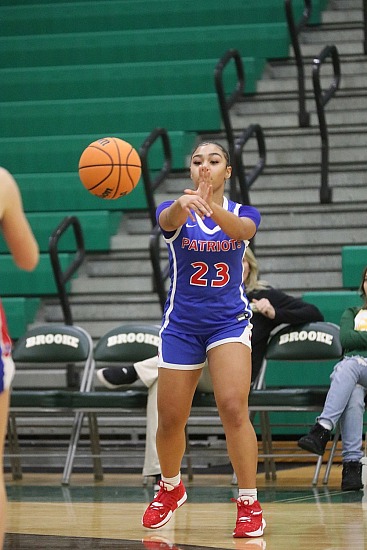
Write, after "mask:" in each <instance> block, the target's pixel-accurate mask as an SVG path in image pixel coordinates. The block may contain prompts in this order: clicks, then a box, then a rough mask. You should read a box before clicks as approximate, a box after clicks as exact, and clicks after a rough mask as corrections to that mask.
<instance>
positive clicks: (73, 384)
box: [48, 216, 85, 389]
mask: <svg viewBox="0 0 367 550" xmlns="http://www.w3.org/2000/svg"><path fill="white" fill-rule="evenodd" d="M70 227H72V229H73V231H74V237H75V245H76V247H75V248H76V250H75V256H74V258H73V261H72V262H71V264H69V266H68V267H67V268H66V269H65V270H63V269H62V267H61V263H60V258H59V250H58V244H59V240H60V239H61V237H62V235H63V234H64V233H65V232H66V231H67V230H68V229H69V228H70ZM48 248H49V254H50V259H51V265H52V269H53V273H54V278H55V283H56V287H57V292H58V295H59V300H60V304H61V309H62V312H63V317H64V323H65V324H66V325H72V324H73V316H72V314H71V307H70V302H69V297H68V293H67V290H66V288H67V287H66V285H67V283H68V282H69V281H70V279H71V278H72V276H73V275H74V273H76V271H77V269H78V268H79V267H80V266H81V265H82V263H83V261H84V258H85V248H84V237H83V232H82V228H81V225H80V222H79V220H78V218H77V217H76V216H67V217H66V218H64V219H63V220H62V221H61V222H60V223H59V225H58V226H57V227H56V229H55V230H54V231H53V232H52V234H51V236H50V238H49V247H48ZM79 385H80V380H79V372H78V370H77V369H76V368H75V365H73V364H70V365H68V368H67V386H68V388H70V389H76V388H78V387H79Z"/></svg>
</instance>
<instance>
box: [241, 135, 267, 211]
mask: <svg viewBox="0 0 367 550" xmlns="http://www.w3.org/2000/svg"><path fill="white" fill-rule="evenodd" d="M253 136H255V137H256V141H257V147H258V151H259V159H258V161H257V163H256V164H255V166H254V167H253V168H252V170H250V171H249V172H246V168H245V166H244V163H243V157H242V154H243V149H244V146H245V145H246V143H247V142H248V140H249V139H250V138H252V137H253ZM265 162H266V147H265V136H264V132H263V129H262V128H261V126H260V125H259V124H251V125H250V126H249V127H248V128H247V130H246V131H245V132H244V133H243V134H242V135H241V136H240V137H239V138H238V139H237V140H236V142H235V164H236V166H237V167H238V171H237V172H238V173H237V176H238V182H239V186H240V193H241V203H242V204H251V202H250V196H249V192H248V191H249V189H250V187H251V185H252V184H253V182H254V181H255V180H256V178H257V177H258V176H259V175H260V174H261V172H262V171H263V169H264V168H265Z"/></svg>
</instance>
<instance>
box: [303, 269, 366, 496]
mask: <svg viewBox="0 0 367 550" xmlns="http://www.w3.org/2000/svg"><path fill="white" fill-rule="evenodd" d="M360 291H361V296H362V299H363V304H362V306H361V307H349V308H347V309H346V310H345V311H344V313H343V315H342V317H341V320H340V342H341V344H342V347H343V349H344V357H343V359H342V360H341V361H339V362H338V363H337V364H336V365H335V367H334V370H333V372H332V374H331V376H330V379H331V384H330V389H329V391H328V394H327V397H326V401H325V406H324V408H323V410H322V413H321V414H320V416H318V417H317V418H316V424H315V425H314V426H313V427H312V428H311V430H310V432H309V433H308V434H307V435H305V436H303V437H301V439H300V440H299V441H298V445H299V446H300V447H301V448H302V449H305V450H306V451H309V452H311V453H315V454H317V455H323V454H324V452H325V447H326V444H327V442H328V441H329V440H330V436H331V432H332V430H333V429H335V427H336V425H337V423H338V422H339V420H340V430H341V436H342V444H343V451H342V455H343V471H342V484H341V488H342V491H359V490H360V489H362V488H363V484H362V464H361V462H360V460H361V458H362V456H363V452H362V437H363V415H364V411H365V402H364V399H365V395H366V392H367V267H366V268H365V269H364V271H363V276H362V282H361V286H360Z"/></svg>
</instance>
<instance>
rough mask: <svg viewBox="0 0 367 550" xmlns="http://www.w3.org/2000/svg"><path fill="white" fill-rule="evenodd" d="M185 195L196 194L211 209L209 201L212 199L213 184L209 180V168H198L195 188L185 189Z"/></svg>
mask: <svg viewBox="0 0 367 550" xmlns="http://www.w3.org/2000/svg"><path fill="white" fill-rule="evenodd" d="M184 192H185V194H187V195H197V196H199V197H201V198H202V199H203V200H204V201H205V202H206V203H207V204H208V205H209V208H210V210H211V203H212V200H213V186H212V184H211V180H210V170H209V169H208V168H207V167H206V166H200V168H199V180H198V183H197V188H196V189H185V191H184Z"/></svg>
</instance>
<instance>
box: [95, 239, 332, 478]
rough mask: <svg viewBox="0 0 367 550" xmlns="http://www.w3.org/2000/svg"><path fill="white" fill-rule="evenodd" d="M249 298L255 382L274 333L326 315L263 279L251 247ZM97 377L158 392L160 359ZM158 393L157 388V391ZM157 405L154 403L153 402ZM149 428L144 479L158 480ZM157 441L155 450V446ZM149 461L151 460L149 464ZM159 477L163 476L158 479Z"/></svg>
mask: <svg viewBox="0 0 367 550" xmlns="http://www.w3.org/2000/svg"><path fill="white" fill-rule="evenodd" d="M243 267H244V280H245V286H246V295H247V297H248V299H249V300H250V302H251V308H252V312H253V316H252V318H251V323H252V381H254V380H256V378H257V376H258V374H259V372H260V369H261V365H262V362H263V359H264V356H265V352H266V345H267V341H268V339H269V336H270V334H271V332H272V331H273V330H274V329H275V328H276V327H278V326H279V325H283V324H290V325H298V324H301V323H306V322H313V321H323V320H324V318H323V315H322V313H321V312H320V311H319V310H318V309H317V307H316V306H314V305H312V304H309V303H307V302H304V301H303V300H301V299H299V298H295V297H293V296H290V295H289V294H286V293H285V292H283V291H281V290H279V289H276V288H273V287H272V286H270V285H269V284H268V283H267V282H266V281H263V280H260V279H259V268H258V263H257V260H256V258H255V255H254V253H253V252H252V251H251V250H250V249H249V248H247V250H246V254H245V258H244V261H243ZM206 371H207V369H203V374H202V377H201V379H200V380H199V386H198V387H200V389H201V390H202V391H205V390H208V389H209V388H208V384H207V376H208V374H207V372H206ZM97 376H98V379H99V380H100V382H102V384H104V385H105V386H106V387H107V388H109V389H111V390H112V389H118V388H121V387H122V386H125V385H126V384H132V383H134V382H135V381H136V380H138V378H140V380H142V382H143V383H144V384H145V385H146V386H147V387H148V388H149V392H148V399H149V398H150V395H149V393H150V392H151V391H154V388H155V386H156V384H155V382H156V380H157V377H158V366H157V357H152V358H150V359H147V360H145V361H139V362H138V363H135V364H134V365H131V366H128V367H122V368H118V367H108V368H103V369H99V370H98V371H97ZM155 391H156V388H155ZM150 401H151V402H152V403H153V400H152V399H150ZM152 409H154V406H152V407H150V410H149V411H148V410H147V418H150V416H151V415H154V417H155V419H154V421H153V419H152V418H150V422H151V429H152V430H155V431H156V427H157V422H158V414H157V410H156V408H155V409H154V410H152ZM155 431H154V432H153V434H152V433H151V432H150V431H149V433H148V426H147V439H146V455H145V462H144V468H143V475H144V476H149V477H151V476H154V477H156V476H157V474H158V473H159V462H158V457H157V453H156V450H155V443H154V434H155ZM152 441H153V445H154V448H152V447H151V443H152ZM147 458H149V460H148V461H147ZM158 477H159V476H158Z"/></svg>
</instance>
